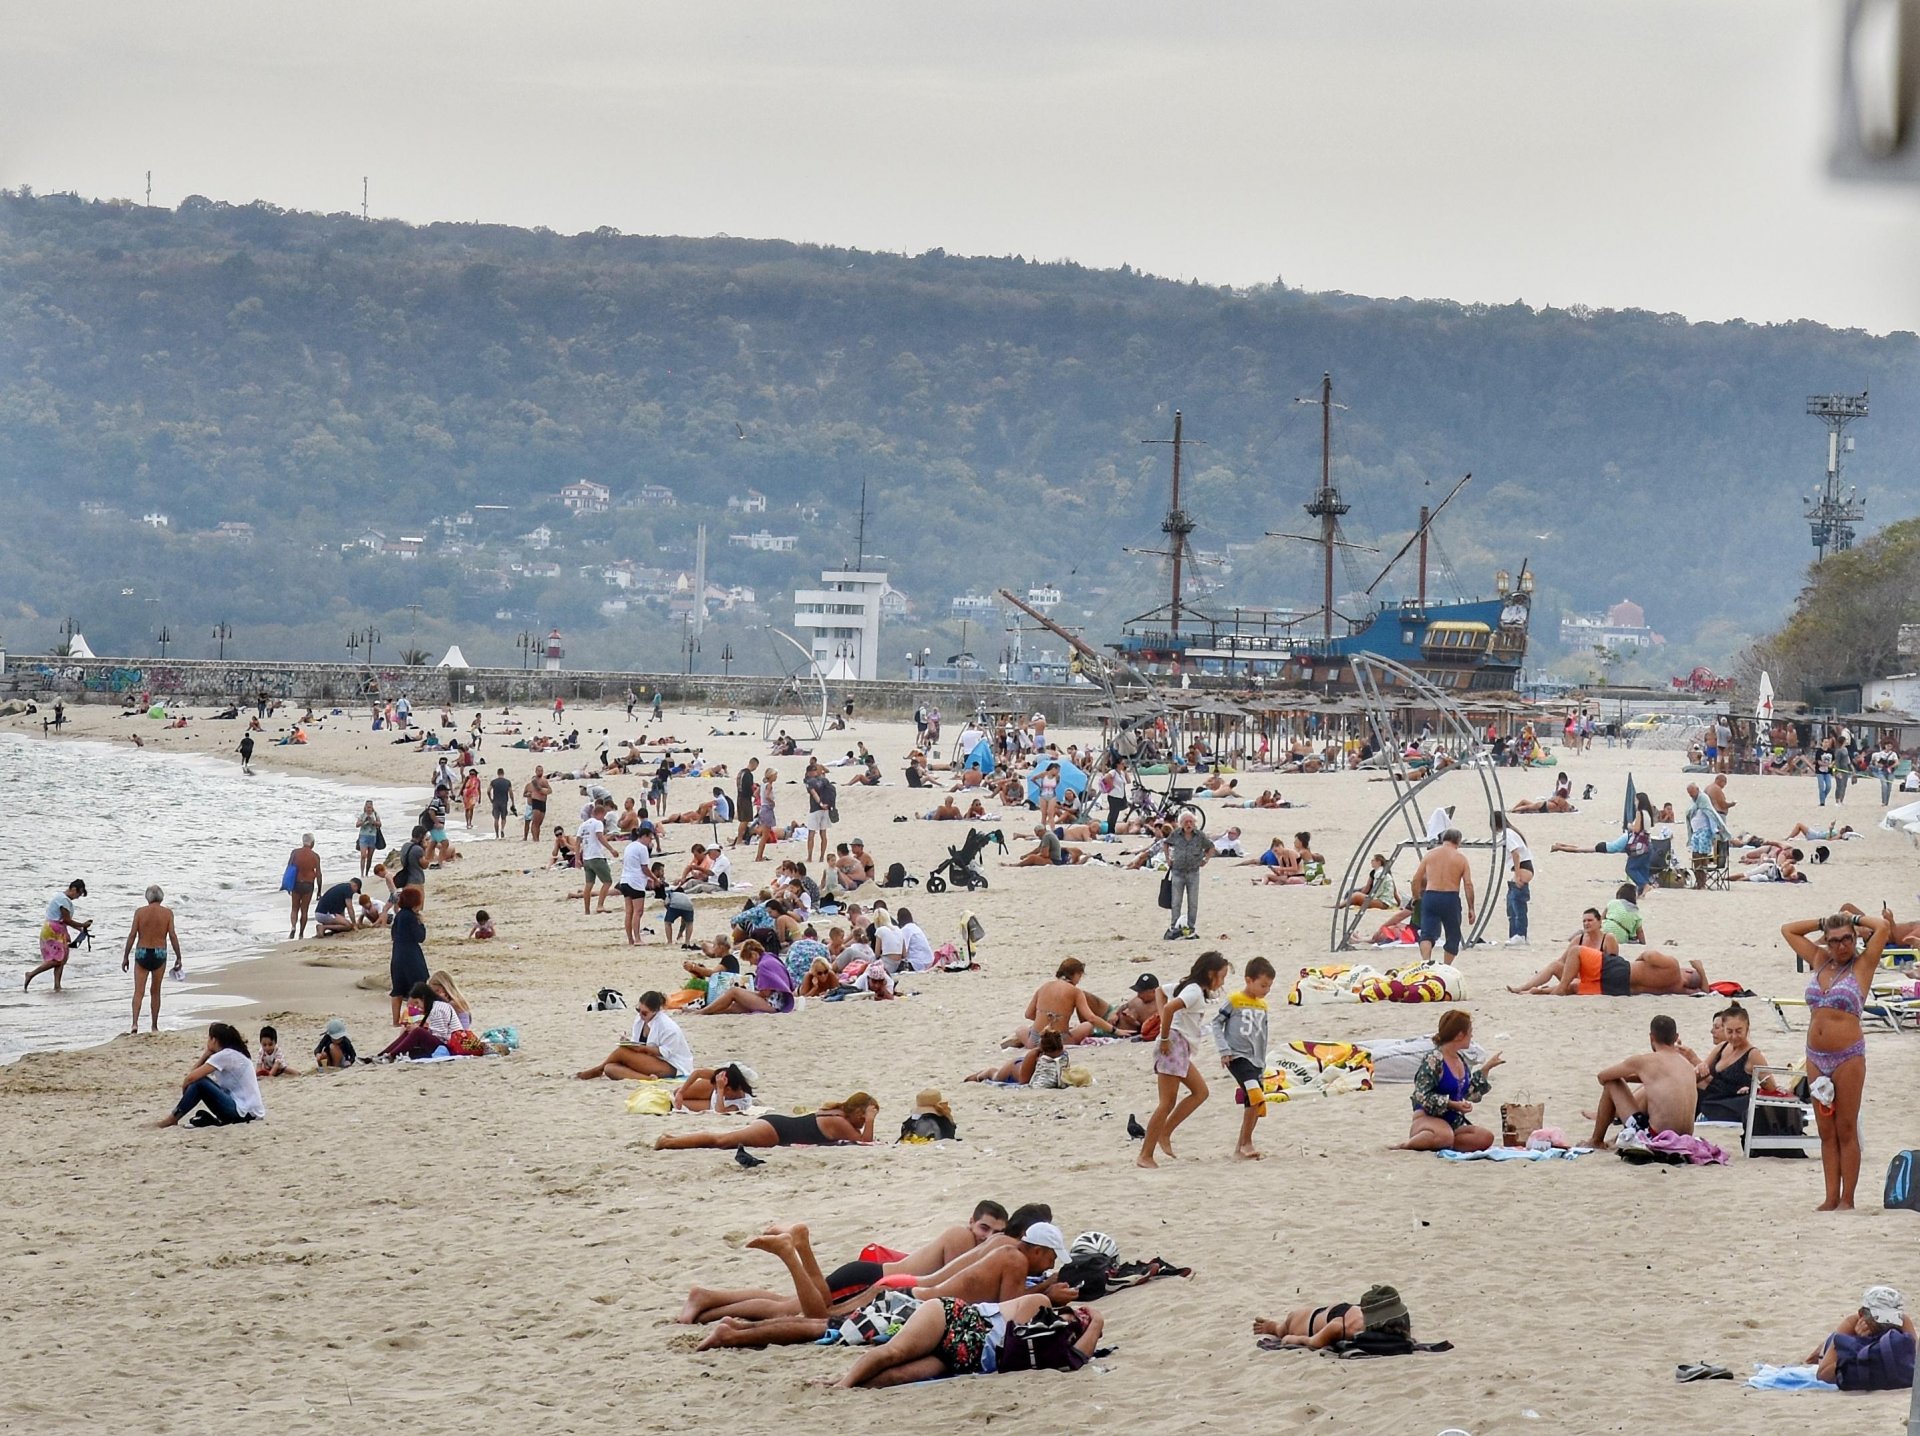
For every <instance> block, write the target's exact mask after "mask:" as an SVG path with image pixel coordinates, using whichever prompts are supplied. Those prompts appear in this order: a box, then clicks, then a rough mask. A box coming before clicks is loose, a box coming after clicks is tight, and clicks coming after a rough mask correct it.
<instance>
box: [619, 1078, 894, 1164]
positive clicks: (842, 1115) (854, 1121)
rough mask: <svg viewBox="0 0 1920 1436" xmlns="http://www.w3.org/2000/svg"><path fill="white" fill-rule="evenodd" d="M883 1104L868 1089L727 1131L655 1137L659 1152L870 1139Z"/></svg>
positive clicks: (793, 1145) (834, 1142)
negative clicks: (797, 1114)
mask: <svg viewBox="0 0 1920 1436" xmlns="http://www.w3.org/2000/svg"><path fill="white" fill-rule="evenodd" d="M879 1112H880V1104H879V1103H878V1102H876V1101H874V1100H873V1098H871V1097H869V1096H868V1095H867V1094H866V1093H865V1092H855V1093H854V1094H853V1095H852V1096H851V1097H849V1098H847V1100H846V1101H844V1102H830V1103H828V1104H827V1105H826V1106H824V1107H822V1108H821V1109H820V1110H819V1111H818V1112H813V1113H809V1114H808V1115H807V1116H804V1117H788V1116H784V1115H782V1114H780V1113H774V1114H772V1115H770V1116H766V1117H761V1118H758V1119H756V1120H754V1121H752V1122H749V1123H747V1125H746V1126H744V1127H735V1128H734V1129H733V1130H731V1131H727V1132H681V1133H673V1132H663V1133H662V1134H661V1135H660V1137H659V1138H658V1139H656V1140H655V1142H654V1144H653V1146H654V1150H655V1151H658V1152H676V1151H683V1150H685V1149H687V1148H690V1147H831V1146H834V1145H836V1144H838V1143H841V1142H871V1141H872V1140H873V1119H874V1118H875V1117H876V1116H877V1115H879Z"/></svg>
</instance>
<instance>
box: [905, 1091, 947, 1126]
mask: <svg viewBox="0 0 1920 1436" xmlns="http://www.w3.org/2000/svg"><path fill="white" fill-rule="evenodd" d="M913 1110H914V1114H915V1115H916V1116H918V1115H919V1114H920V1113H922V1112H938V1113H939V1114H940V1115H941V1116H942V1117H945V1118H946V1119H947V1120H948V1121H949V1122H951V1121H952V1120H953V1108H951V1107H949V1106H948V1105H947V1100H946V1098H944V1097H942V1096H941V1095H940V1089H939V1088H937V1087H929V1088H927V1089H926V1090H925V1091H924V1092H922V1093H920V1095H919V1096H917V1097H915V1098H914V1099H913Z"/></svg>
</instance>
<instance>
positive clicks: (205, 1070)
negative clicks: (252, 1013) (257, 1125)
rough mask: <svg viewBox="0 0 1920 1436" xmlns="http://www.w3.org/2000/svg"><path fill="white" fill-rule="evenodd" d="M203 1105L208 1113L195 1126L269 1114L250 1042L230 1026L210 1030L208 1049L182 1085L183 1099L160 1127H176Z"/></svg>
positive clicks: (220, 1124) (225, 1123)
mask: <svg viewBox="0 0 1920 1436" xmlns="http://www.w3.org/2000/svg"><path fill="white" fill-rule="evenodd" d="M202 1105H204V1106H205V1107H206V1109H207V1110H206V1112H205V1113H204V1114H202V1115H201V1116H199V1117H196V1118H195V1119H194V1122H193V1125H194V1126H196V1127H225V1126H230V1125H231V1124H233V1123H235V1122H252V1121H255V1120H257V1119H258V1118H261V1117H264V1116H266V1115H267V1104H266V1103H265V1102H264V1101H263V1100H262V1099H261V1097H260V1079H259V1077H258V1076H257V1075H256V1074H255V1072H254V1070H253V1054H252V1053H251V1052H249V1051H248V1050H247V1039H246V1038H244V1037H242V1036H241V1035H240V1032H239V1029H238V1028H236V1027H234V1026H232V1025H231V1024H229V1023H225V1022H216V1023H214V1024H213V1025H212V1026H211V1027H209V1028H208V1029H207V1046H206V1050H205V1051H204V1052H203V1053H202V1054H201V1057H200V1061H199V1062H198V1064H196V1065H195V1067H194V1068H193V1070H192V1071H191V1072H189V1073H187V1075H186V1078H185V1080H183V1081H182V1082H181V1084H180V1100H179V1101H178V1102H176V1103H175V1104H174V1107H173V1111H171V1112H169V1113H168V1114H167V1115H166V1116H165V1117H163V1118H161V1120H160V1125H161V1126H162V1127H172V1126H175V1125H176V1124H178V1122H179V1121H180V1119H181V1118H182V1117H184V1116H186V1115H187V1114H188V1113H189V1112H191V1111H193V1109H194V1108H195V1107H199V1106H202Z"/></svg>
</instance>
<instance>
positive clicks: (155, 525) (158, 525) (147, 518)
mask: <svg viewBox="0 0 1920 1436" xmlns="http://www.w3.org/2000/svg"><path fill="white" fill-rule="evenodd" d="M140 522H141V523H143V524H145V525H146V526H147V527H148V528H150V529H163V528H166V527H168V525H170V524H171V523H172V522H173V521H172V520H171V519H169V518H168V517H167V516H166V515H165V514H160V513H153V514H142V515H140Z"/></svg>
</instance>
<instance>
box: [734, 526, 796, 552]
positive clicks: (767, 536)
mask: <svg viewBox="0 0 1920 1436" xmlns="http://www.w3.org/2000/svg"><path fill="white" fill-rule="evenodd" d="M727 542H728V543H729V544H731V545H733V547H735V548H750V549H753V550H755V551H757V552H760V553H792V552H793V551H794V550H795V549H796V548H798V547H799V546H800V536H799V535H798V534H776V533H769V532H767V530H765V529H760V530H758V531H757V532H755V533H750V534H728V535H727Z"/></svg>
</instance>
